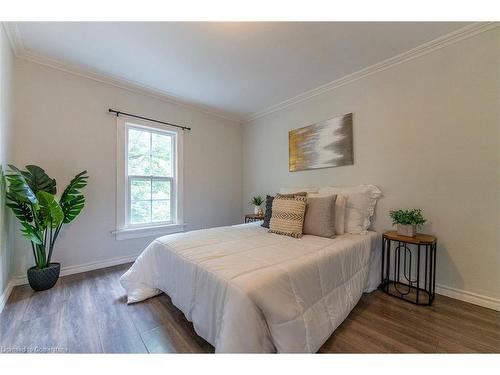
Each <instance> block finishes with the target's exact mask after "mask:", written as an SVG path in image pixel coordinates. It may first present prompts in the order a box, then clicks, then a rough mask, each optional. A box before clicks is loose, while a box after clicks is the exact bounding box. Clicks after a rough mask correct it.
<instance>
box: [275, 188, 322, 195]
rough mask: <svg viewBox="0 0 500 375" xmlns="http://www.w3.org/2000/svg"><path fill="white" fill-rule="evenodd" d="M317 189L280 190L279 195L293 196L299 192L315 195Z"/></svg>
mask: <svg viewBox="0 0 500 375" xmlns="http://www.w3.org/2000/svg"><path fill="white" fill-rule="evenodd" d="M318 190H319V188H316V187H305V188H300V187H298V188H280V194H295V193H300V192H305V193H317V192H318Z"/></svg>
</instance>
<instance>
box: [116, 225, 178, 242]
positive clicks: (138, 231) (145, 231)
mask: <svg viewBox="0 0 500 375" xmlns="http://www.w3.org/2000/svg"><path fill="white" fill-rule="evenodd" d="M185 226H186V224H168V225H159V226H155V227H145V228H127V229H119V230H115V231H113V232H112V233H113V234H114V235H115V239H116V240H118V241H121V240H130V239H133V238H143V237H160V236H164V235H167V234H172V233H178V232H184V227H185Z"/></svg>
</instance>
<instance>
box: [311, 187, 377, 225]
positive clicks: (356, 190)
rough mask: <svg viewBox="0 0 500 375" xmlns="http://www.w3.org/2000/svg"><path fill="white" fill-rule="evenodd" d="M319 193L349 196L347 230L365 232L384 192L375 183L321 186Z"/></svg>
mask: <svg viewBox="0 0 500 375" xmlns="http://www.w3.org/2000/svg"><path fill="white" fill-rule="evenodd" d="M319 194H337V195H345V196H347V197H348V198H347V204H346V213H345V232H346V233H352V234H359V233H365V232H366V231H367V230H368V228H369V227H370V224H371V223H370V219H371V217H372V216H373V213H374V212H375V205H376V203H377V199H378V198H379V197H380V196H381V195H382V192H381V191H380V189H379V188H378V187H376V186H374V185H358V186H349V187H336V186H328V187H324V188H320V189H319ZM337 199H338V198H337Z"/></svg>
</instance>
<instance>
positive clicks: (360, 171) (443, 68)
mask: <svg viewBox="0 0 500 375" xmlns="http://www.w3.org/2000/svg"><path fill="white" fill-rule="evenodd" d="M498 75H499V32H498V29H494V30H491V31H488V32H484V33H482V34H479V35H477V36H474V37H471V38H469V39H466V40H462V41H460V42H458V43H455V44H452V45H449V46H447V47H445V48H442V49H439V50H436V51H433V52H431V53H430V54H427V55H425V56H421V57H418V58H415V59H413V60H410V61H407V62H405V63H403V64H400V65H397V66H393V67H391V68H390V69H388V70H385V71H381V72H378V73H376V74H373V75H370V76H368V77H365V78H362V79H360V80H358V81H355V82H352V83H350V84H348V85H346V86H343V87H339V88H336V89H334V90H332V91H329V92H327V93H323V94H321V95H318V96H315V97H313V98H311V99H309V100H308V101H305V102H301V103H298V104H295V105H292V106H290V107H288V108H285V109H283V110H281V111H278V112H274V113H271V114H269V115H267V116H265V117H262V118H259V119H256V120H254V121H253V122H251V123H248V124H246V125H245V130H244V135H243V139H244V154H243V160H244V161H243V165H244V168H243V176H244V179H243V186H244V195H243V205H246V202H248V199H249V198H250V197H251V196H252V195H254V194H262V195H264V194H273V193H275V192H276V191H277V190H278V189H279V188H280V187H283V186H289V187H292V186H296V187H299V186H326V185H351V184H360V183H372V184H375V185H377V186H379V187H380V188H381V190H382V191H383V193H384V196H383V198H381V199H380V201H379V204H378V206H377V210H376V218H375V223H374V229H375V230H377V231H384V230H387V229H390V228H391V222H390V219H389V217H388V211H389V210H390V209H393V208H403V207H420V208H422V209H423V211H424V214H425V216H426V217H427V218H428V221H429V222H428V224H426V225H425V227H424V228H423V231H424V232H429V233H433V234H435V235H436V236H437V237H438V256H437V263H438V265H437V283H438V284H440V285H441V286H443V287H448V288H454V289H458V290H460V291H465V292H469V293H472V294H470V295H469V296H474V295H475V294H478V295H480V296H479V297H481V296H484V297H485V299H488V298H492V299H494V300H495V301H496V302H495V303H498V302H499V299H500V282H499V280H500V278H499V276H500V275H499V273H500V259H499V258H500V249H499V231H500V225H499V211H500V209H499V207H500V205H499V188H500V184H499V179H498V177H497V176H498V174H499V148H500V142H499V115H498V109H499V92H498V90H499V77H498ZM349 112H353V113H354V158H355V161H354V165H353V166H345V167H337V168H328V169H322V170H315V171H303V172H294V173H290V172H288V131H289V130H291V129H295V128H298V127H302V126H306V125H309V124H312V123H315V122H317V121H321V120H325V119H329V118H332V117H335V116H338V115H342V114H345V113H349ZM441 290H443V289H441ZM466 294H467V293H466Z"/></svg>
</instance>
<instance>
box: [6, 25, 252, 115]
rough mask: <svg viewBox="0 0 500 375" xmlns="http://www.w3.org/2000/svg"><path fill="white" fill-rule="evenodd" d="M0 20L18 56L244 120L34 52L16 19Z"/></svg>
mask: <svg viewBox="0 0 500 375" xmlns="http://www.w3.org/2000/svg"><path fill="white" fill-rule="evenodd" d="M2 24H3V26H4V29H5V32H6V34H7V38H8V39H9V42H10V45H11V48H12V51H13V52H14V55H15V56H16V57H17V58H19V59H21V60H26V61H30V62H33V63H36V64H39V65H44V66H48V67H51V68H54V69H57V70H61V71H63V72H66V73H70V74H73V75H77V76H80V77H84V78H89V79H91V80H93V81H97V82H101V83H104V84H108V85H111V86H115V87H118V88H121V89H124V90H127V91H131V92H134V93H136V94H140V95H145V96H149V97H152V98H155V99H159V100H161V101H163V102H167V103H170V104H175V105H179V106H182V107H184V108H187V109H190V110H194V111H197V112H202V113H205V114H208V115H211V116H216V117H219V118H222V119H224V120H229V121H233V122H237V123H238V124H241V123H242V122H243V120H244V118H243V117H242V116H235V115H233V114H229V113H227V112H224V111H218V110H216V109H213V108H211V107H208V106H205V105H202V104H198V103H192V102H190V101H187V100H184V99H182V98H179V97H178V96H175V95H172V94H171V93H168V92H165V91H163V90H158V89H155V88H152V87H149V86H147V85H143V84H141V83H138V82H134V81H131V80H126V79H123V78H119V77H116V76H113V75H110V74H107V73H103V72H100V71H97V70H93V69H90V68H87V67H83V66H80V65H76V64H71V63H68V62H66V61H62V60H58V59H53V58H50V57H47V56H44V55H41V54H38V53H35V52H33V51H30V50H28V49H27V48H25V46H24V44H23V41H22V37H21V34H20V32H19V28H18V26H17V23H16V22H2Z"/></svg>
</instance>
